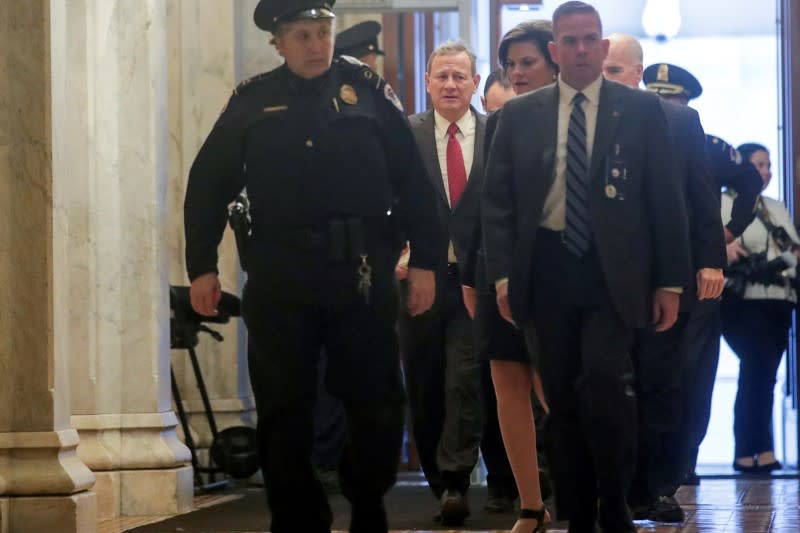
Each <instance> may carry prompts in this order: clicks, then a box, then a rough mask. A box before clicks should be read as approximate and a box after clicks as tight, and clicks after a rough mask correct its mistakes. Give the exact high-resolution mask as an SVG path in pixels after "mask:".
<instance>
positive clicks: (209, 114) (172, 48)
mask: <svg viewBox="0 0 800 533" xmlns="http://www.w3.org/2000/svg"><path fill="white" fill-rule="evenodd" d="M238 4H239V2H234V1H233V0H169V1H168V2H167V20H168V28H169V31H168V36H169V37H168V54H169V121H168V128H169V183H168V189H167V205H168V215H167V220H168V224H167V227H168V262H169V280H170V283H172V284H174V285H186V284H188V282H189V281H188V279H187V277H186V264H185V260H184V228H183V200H184V195H185V193H186V181H187V178H188V174H189V169H190V168H191V165H192V162H193V161H194V158H195V156H196V155H197V152H198V150H199V149H200V146H201V145H202V143H203V141H204V140H205V138H206V136H207V135H208V133H209V132H210V131H211V128H212V126H213V125H214V123H215V121H216V119H217V117H218V116H219V113H220V111H221V110H222V108H223V106H224V105H225V103H226V102H227V100H228V98H229V97H230V95H231V93H232V92H233V88H234V87H235V86H236V84H237V78H236V57H237V51H236V36H235V20H236V17H235V14H236V8H237V5H238ZM218 266H219V270H220V281H221V283H222V287H223V290H225V291H228V292H231V293H233V294H236V295H239V294H241V286H242V284H243V278H242V275H241V272H240V268H239V263H238V256H237V253H236V244H235V240H234V238H233V235H232V233H231V231H230V229H227V230H226V232H225V237H224V239H223V242H222V244H221V246H220V262H219V265H218ZM211 327H212V328H213V329H215V330H216V331H218V332H220V333H221V334H222V335H223V336H224V338H225V340H224V341H223V342H221V343H220V342H217V341H216V340H214V339H213V338H211V337H210V336H209V335H206V334H200V336H199V339H200V344H199V345H198V346H197V348H196V352H197V356H198V360H199V362H200V367H201V370H202V373H203V378H204V380H205V383H206V387H207V390H208V394H209V398H210V400H211V407H212V409H213V411H214V413H215V418H216V422H217V427H218V429H219V430H223V429H225V428H227V427H230V426H235V425H242V424H249V425H255V420H254V403H253V399H252V393H251V392H250V386H249V382H248V377H247V356H246V343H245V340H244V336H245V330H244V326H243V324H242V323H241V321H239V320H232V321H231V322H230V323H229V324H226V325H211ZM172 366H173V369H174V370H175V375H176V380H177V382H178V386H179V387H180V389H181V395H182V399H183V403H184V408H185V409H186V411H187V414H188V415H189V423H190V426H191V431H192V434H193V437H194V440H195V443H196V444H197V446H198V448H200V452H201V457H202V459H203V462H205V460H206V454H205V453H203V452H204V451H205V449H207V448H208V446H209V445H210V444H211V431H210V428H209V425H208V421H207V419H206V416H205V412H204V410H203V404H202V401H201V398H200V394H199V391H198V388H197V381H196V380H195V376H194V374H193V372H192V367H191V364H190V362H189V356H188V353H187V352H186V351H185V350H175V351H173V352H172Z"/></svg>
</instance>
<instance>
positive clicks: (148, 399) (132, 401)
mask: <svg viewBox="0 0 800 533" xmlns="http://www.w3.org/2000/svg"><path fill="white" fill-rule="evenodd" d="M53 4H60V5H62V6H63V7H61V8H60V9H61V10H62V13H61V15H62V19H63V24H64V25H65V26H66V28H67V29H66V31H67V33H68V35H69V39H68V40H67V41H66V42H65V43H63V44H64V48H65V50H64V51H63V52H62V54H63V56H64V58H63V60H64V63H65V69H66V71H67V81H66V83H65V88H64V91H65V98H64V101H63V105H65V110H64V114H65V115H66V117H67V118H66V120H65V124H64V128H63V130H61V131H60V132H59V136H60V137H59V138H60V142H62V143H63V145H64V153H65V157H64V160H63V164H62V165H61V168H60V170H59V171H60V173H61V174H62V175H63V179H64V181H65V182H68V183H69V187H68V190H67V191H65V194H66V197H67V202H68V207H69V210H68V214H67V216H68V218H69V223H70V226H71V231H70V235H69V249H68V254H67V255H68V276H69V295H70V298H69V299H70V303H71V305H70V307H69V312H68V316H69V327H70V331H71V333H72V335H71V337H70V353H71V356H70V377H71V382H72V384H73V390H74V394H73V398H72V425H73V427H75V428H76V429H77V430H78V432H79V434H80V437H81V443H80V446H79V447H78V455H79V456H80V458H81V459H82V460H83V461H84V462H85V463H86V464H87V465H88V466H89V467H90V468H91V469H92V470H93V471H94V473H95V476H96V477H97V485H96V487H95V491H96V492H97V494H98V508H99V516H100V517H101V518H110V517H115V516H120V515H122V516H131V515H158V514H174V513H178V512H181V511H184V510H187V509H188V508H190V507H191V504H192V495H193V482H192V471H191V467H190V466H187V465H186V463H187V462H188V460H189V453H188V449H187V448H186V447H185V446H184V445H183V443H181V442H180V440H179V439H178V437H177V434H176V430H175V428H176V425H177V423H178V421H177V417H176V416H175V413H174V412H173V411H172V404H171V396H172V395H171V390H170V374H169V363H170V345H169V342H170V341H169V293H168V262H167V238H166V229H167V211H168V205H167V177H168V164H167V154H168V149H167V146H168V130H167V104H168V91H167V83H168V81H167V72H168V70H167V9H166V4H165V3H164V2H163V1H161V0H144V1H143V0H70V2H66V3H61V2H54V3H53Z"/></svg>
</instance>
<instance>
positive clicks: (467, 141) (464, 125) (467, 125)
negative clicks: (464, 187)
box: [433, 109, 476, 263]
mask: <svg viewBox="0 0 800 533" xmlns="http://www.w3.org/2000/svg"><path fill="white" fill-rule="evenodd" d="M433 117H434V125H435V128H434V129H435V131H434V134H435V137H436V154H437V155H438V156H439V168H440V169H441V171H442V182H443V183H444V192H445V194H446V195H447V202H448V203H449V204H450V209H452V208H453V207H454V206H453V203H452V201H451V200H450V182H449V181H448V179H447V143H448V142H449V140H450V135H448V133H447V130H448V128H450V121H449V120H447V119H446V118H444V117H443V116H442V115H440V114H439V112H438V111H434V112H433ZM475 124H476V120H475V115H473V114H472V110H471V109H467V112H466V113H464V115H463V116H462V117H461V118H460V119H458V120H457V121H456V126H458V132H456V140H458V144H460V145H461V155H462V156H463V157H464V172H465V174H466V176H467V180H469V171H470V169H471V168H472V159H473V157H474V156H475ZM447 262H448V263H456V262H457V260H456V253H455V250H454V249H453V241H450V245H449V246H448V248H447Z"/></svg>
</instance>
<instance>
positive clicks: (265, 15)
mask: <svg viewBox="0 0 800 533" xmlns="http://www.w3.org/2000/svg"><path fill="white" fill-rule="evenodd" d="M335 3H336V0H259V2H258V5H257V6H256V10H255V13H253V20H254V21H255V23H256V26H258V27H259V28H261V29H262V30H264V31H268V32H272V33H274V32H275V28H277V27H278V24H280V23H281V22H291V21H294V20H303V19H305V20H315V19H332V18H336V15H334V13H333V4H335Z"/></svg>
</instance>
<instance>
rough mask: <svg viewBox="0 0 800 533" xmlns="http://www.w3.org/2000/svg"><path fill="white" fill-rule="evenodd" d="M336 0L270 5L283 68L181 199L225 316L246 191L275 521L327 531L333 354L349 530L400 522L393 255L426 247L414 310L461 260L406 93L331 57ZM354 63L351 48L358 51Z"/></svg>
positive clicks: (228, 128) (288, 528) (254, 353)
mask: <svg viewBox="0 0 800 533" xmlns="http://www.w3.org/2000/svg"><path fill="white" fill-rule="evenodd" d="M333 3H334V2H333V1H332V0H328V1H324V0H261V1H260V2H259V4H258V5H257V7H256V10H255V15H254V19H255V23H256V25H257V26H258V27H259V28H261V29H263V30H266V31H269V32H271V33H272V35H273V40H272V43H273V44H274V45H275V47H276V48H277V50H278V52H279V53H280V54H281V55H282V56H283V58H284V59H285V63H284V64H283V65H281V66H280V67H278V68H276V69H275V70H272V71H270V72H267V73H265V74H261V75H259V76H256V77H255V78H252V79H250V80H248V81H246V82H244V83H242V84H241V85H239V87H238V88H237V89H236V90H235V91H234V93H233V95H232V96H231V98H230V100H229V102H228V105H227V107H226V108H225V109H224V111H223V112H222V115H221V116H220V117H219V119H218V120H217V123H216V124H215V125H214V128H213V129H212V131H211V133H210V134H209V136H208V138H207V139H206V141H205V143H204V144H203V146H202V148H201V149H200V152H199V153H198V155H197V158H196V159H195V161H194V164H193V165H192V168H191V171H190V174H189V183H188V188H187V192H186V200H185V206H184V215H185V226H186V263H187V269H188V274H189V278H190V279H191V281H192V285H191V293H190V294H191V300H192V306H193V308H194V309H195V310H196V311H197V312H199V313H201V314H204V315H213V314H214V313H215V308H216V305H217V302H218V301H219V297H220V284H219V280H218V278H217V247H218V245H219V242H220V239H221V237H222V232H223V230H224V227H225V221H226V213H227V211H226V207H227V205H228V203H229V202H230V201H232V200H233V199H234V198H235V196H236V195H237V194H238V193H239V191H241V190H242V188H244V187H246V188H247V192H248V196H249V199H250V205H251V207H250V215H251V219H252V227H251V235H250V239H249V243H248V246H247V249H246V250H245V251H244V256H245V258H246V264H247V270H248V274H249V278H248V281H247V285H246V287H245V289H244V294H243V299H242V311H243V316H244V320H245V323H246V325H247V327H248V332H249V353H248V357H249V369H250V382H251V385H252V388H253V393H254V396H255V401H256V409H257V413H258V427H257V431H258V442H259V456H260V461H261V467H262V470H263V474H264V478H265V481H266V490H267V497H268V498H267V499H268V503H269V507H270V509H271V512H272V524H271V531H273V533H285V532H298V531H302V532H304V533H306V532H307V533H316V532H325V533H328V532H330V527H331V522H332V513H331V509H330V506H329V504H328V501H327V498H326V496H325V494H324V491H323V489H322V487H321V485H320V483H319V481H318V479H317V478H316V476H315V474H314V470H313V468H312V464H311V459H310V455H311V445H312V415H311V412H312V408H313V405H314V402H315V396H316V390H317V376H316V369H317V360H318V358H319V355H320V350H321V349H322V348H324V349H325V351H326V353H327V355H328V370H327V376H326V383H327V386H328V389H329V390H330V391H331V392H332V393H333V394H335V395H336V396H338V397H339V398H341V399H342V401H343V403H344V406H345V409H346V410H347V416H348V438H347V446H346V449H345V451H344V454H343V458H342V461H341V464H340V469H339V474H340V480H341V485H342V492H343V493H344V495H345V496H346V497H347V498H348V500H349V501H350V503H351V505H352V514H351V525H350V531H351V532H354V533H361V532H363V533H381V532H386V531H388V525H387V520H386V513H385V509H384V506H383V495H384V494H385V492H386V491H387V490H388V489H389V488H390V487H391V486H392V485H393V483H394V481H395V477H396V472H397V466H398V461H399V457H400V447H401V443H402V431H403V399H404V397H403V390H402V383H401V380H400V374H399V368H400V361H399V356H398V348H397V339H396V333H395V322H396V318H397V310H398V301H399V299H398V295H397V285H396V282H395V280H394V267H395V264H396V263H397V260H398V257H399V255H400V250H401V248H402V246H403V243H404V242H405V241H406V240H408V241H410V242H411V246H412V252H411V258H410V261H409V265H410V268H409V274H408V292H409V294H408V298H407V305H408V308H409V312H410V313H412V314H414V315H417V314H420V313H423V312H425V311H426V310H427V309H428V308H430V306H431V305H432V303H433V299H434V294H435V281H434V274H433V271H434V269H436V268H437V267H439V265H440V264H441V262H443V261H445V260H446V251H447V245H446V240H445V238H444V236H443V235H442V234H441V233H440V232H438V231H437V230H436V228H437V227H438V224H436V222H435V219H434V217H435V212H436V210H435V207H434V205H433V203H432V201H433V200H432V199H433V198H434V197H435V195H434V194H433V191H432V190H430V188H431V187H432V186H431V184H430V180H429V179H428V177H427V175H426V173H425V169H424V166H423V164H422V162H421V159H420V156H419V154H418V152H417V149H416V146H415V143H414V138H413V136H412V134H411V131H410V129H409V127H408V121H407V119H406V118H405V115H404V113H403V111H402V106H401V105H400V103H399V101H398V99H397V97H396V96H395V94H394V93H393V92H392V89H391V87H389V85H388V84H387V83H386V82H385V81H384V80H382V79H381V78H380V77H379V76H378V75H377V74H375V73H374V72H373V71H372V70H371V69H369V68H368V67H367V66H366V65H364V64H362V63H360V62H350V61H347V60H336V61H333V62H332V56H333V42H334V37H333V34H334V33H333V32H334V28H333V19H334V18H335V15H334V13H333V10H332V5H333ZM352 61H354V60H352Z"/></svg>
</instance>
